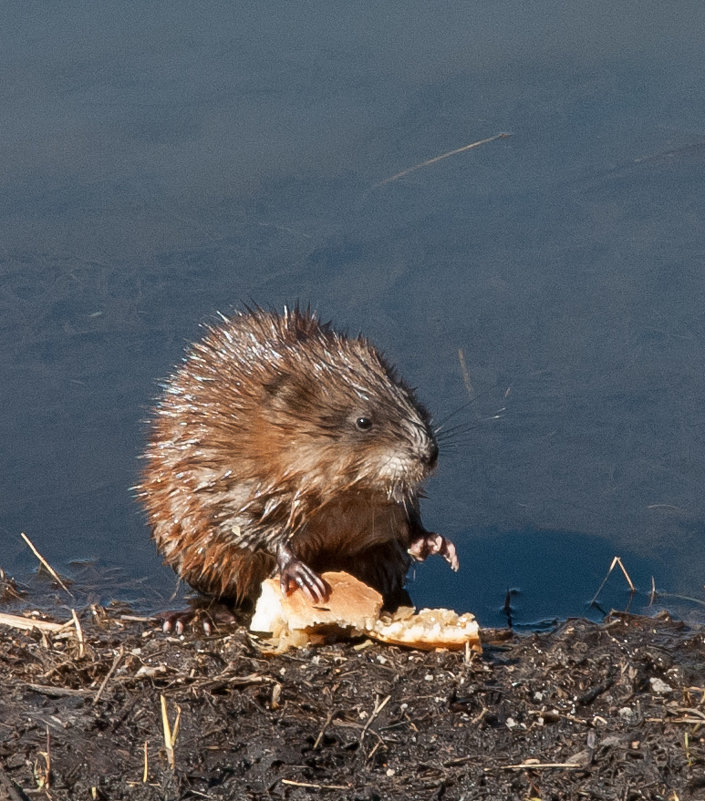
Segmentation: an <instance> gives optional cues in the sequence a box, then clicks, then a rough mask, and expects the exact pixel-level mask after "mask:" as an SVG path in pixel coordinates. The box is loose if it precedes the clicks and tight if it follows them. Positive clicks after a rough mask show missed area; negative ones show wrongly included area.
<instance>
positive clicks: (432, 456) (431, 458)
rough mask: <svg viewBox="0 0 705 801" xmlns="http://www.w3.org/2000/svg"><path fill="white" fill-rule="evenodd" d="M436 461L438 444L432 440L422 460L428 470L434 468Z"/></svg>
mask: <svg viewBox="0 0 705 801" xmlns="http://www.w3.org/2000/svg"><path fill="white" fill-rule="evenodd" d="M437 461H438V443H437V442H436V440H435V439H432V440H431V442H430V443H429V446H428V453H427V454H426V458H425V459H424V463H425V464H427V465H428V467H429V469H430V470H433V468H434V467H435V466H436V462H437Z"/></svg>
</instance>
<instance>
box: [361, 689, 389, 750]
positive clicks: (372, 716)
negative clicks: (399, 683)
mask: <svg viewBox="0 0 705 801" xmlns="http://www.w3.org/2000/svg"><path fill="white" fill-rule="evenodd" d="M391 698H392V696H391V695H388V696H387V697H386V698H385V699H384V700H383V701H381V702H380V703H378V704H377V705H376V706H375V708H374V709H373V710H372V713H371V714H370V716H369V718H367V721H366V722H365V725H364V726H363V727H362V731H361V732H360V742H362V741H363V739H364V737H365V734H366V733H367V730H368V729H369V728H370V726H371V725H372V722H373V721H374V720H375V718H376V717H377V716H378V715H379V713H380V712H381V711H382V710H383V709H384V707H385V706H387V704H388V703H389V701H390V700H391Z"/></svg>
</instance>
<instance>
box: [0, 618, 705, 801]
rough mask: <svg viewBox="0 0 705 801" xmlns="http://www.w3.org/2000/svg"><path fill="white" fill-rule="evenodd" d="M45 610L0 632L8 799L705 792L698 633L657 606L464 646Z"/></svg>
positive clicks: (0, 756)
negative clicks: (201, 628) (292, 637)
mask: <svg viewBox="0 0 705 801" xmlns="http://www.w3.org/2000/svg"><path fill="white" fill-rule="evenodd" d="M58 612H59V610H57V614H55V615H53V616H52V617H54V618H55V619H59V620H62V621H67V626H66V627H65V628H64V629H63V630H60V631H40V630H39V629H37V628H33V629H29V630H20V629H18V628H15V627H14V626H8V625H2V626H0V684H1V685H2V687H3V688H4V692H3V693H2V698H0V799H2V800H3V801H4V799H10V801H18V799H27V798H37V797H46V798H49V799H56V801H61V800H63V799H77V798H94V799H127V798H129V799H137V800H138V801H141V800H142V799H145V800H146V799H150V800H151V799H190V798H193V799H196V798H212V799H240V798H242V799H303V798H310V797H314V796H316V797H329V798H350V799H361V800H362V799H365V800H368V799H369V800H370V801H372V799H386V798H405V799H440V798H443V799H493V800H497V799H522V798H531V799H534V798H540V799H579V798H591V799H631V801H636V799H654V800H656V799H668V801H676V799H689V798H702V797H705V728H703V726H704V725H705V667H704V666H705V638H704V636H703V630H702V629H701V628H698V627H692V626H688V625H686V624H684V623H682V622H678V621H673V620H671V619H670V618H669V617H668V616H667V615H665V614H663V615H660V616H657V617H653V618H647V617H640V616H634V615H628V614H613V615H611V616H609V617H607V618H606V619H605V620H604V621H603V622H602V623H599V624H596V623H591V622H588V621H585V620H569V621H567V622H565V623H563V624H562V625H560V626H559V627H558V628H557V629H556V630H555V631H552V632H549V633H537V634H530V635H523V636H517V635H513V634H511V633H510V632H497V631H493V632H485V641H486V645H485V648H484V652H483V654H482V655H476V656H473V657H472V658H471V659H469V660H467V659H466V658H465V657H464V655H463V654H458V653H448V652H435V653H422V652H417V651H411V650H404V649H401V648H397V647H393V646H384V645H380V644H377V643H371V642H367V641H360V642H345V643H335V644H331V645H327V646H323V647H320V648H316V649H310V650H297V651H292V652H291V653H288V654H284V655H278V656H267V655H265V654H263V653H262V651H261V649H260V647H259V646H258V644H257V643H256V642H255V641H253V640H252V638H251V637H250V636H249V635H248V634H247V632H246V631H245V630H244V629H243V628H242V627H235V628H230V629H229V630H223V629H219V630H218V631H217V632H216V633H214V634H213V635H210V636H205V635H204V634H202V633H200V632H193V631H192V632H189V633H187V634H185V635H184V636H182V637H174V636H167V635H165V634H163V633H162V632H161V631H160V630H159V629H158V628H157V627H155V625H154V624H153V623H152V622H151V621H149V620H146V619H144V620H140V619H132V618H134V616H133V615H130V614H129V610H127V609H121V608H119V607H117V608H115V609H111V610H109V611H108V610H106V609H104V608H103V607H100V606H97V605H95V604H94V605H90V606H87V607H86V608H84V609H83V610H82V611H81V612H80V613H78V614H77V615H76V617H77V619H78V623H77V622H76V620H74V619H73V616H72V615H67V614H63V615H60V614H58ZM44 617H46V615H44ZM177 719H178V725H177ZM165 720H166V721H168V722H167V724H166V726H165ZM169 740H171V742H169Z"/></svg>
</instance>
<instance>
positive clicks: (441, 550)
mask: <svg viewBox="0 0 705 801" xmlns="http://www.w3.org/2000/svg"><path fill="white" fill-rule="evenodd" d="M409 553H410V554H411V556H413V557H414V559H418V560H419V561H420V562H423V561H424V559H426V558H427V557H429V556H431V555H432V554H434V553H437V554H440V555H441V556H442V557H443V558H444V559H445V560H446V562H448V564H449V565H450V566H451V568H452V569H453V570H458V569H459V567H460V561H459V560H458V553H457V551H456V550H455V545H453V543H452V542H451V541H450V540H449V539H446V538H445V537H443V536H441V535H440V534H436V533H435V532H432V531H425V532H424V533H423V536H421V537H419V538H418V539H416V540H414V541H413V542H412V543H411V545H410V546H409Z"/></svg>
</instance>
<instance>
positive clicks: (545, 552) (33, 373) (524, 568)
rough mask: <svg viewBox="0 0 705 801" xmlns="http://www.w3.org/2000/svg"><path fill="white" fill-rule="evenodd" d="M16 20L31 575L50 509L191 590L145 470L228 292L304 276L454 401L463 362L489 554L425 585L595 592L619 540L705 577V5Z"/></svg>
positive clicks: (479, 529)
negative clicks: (171, 555)
mask: <svg viewBox="0 0 705 801" xmlns="http://www.w3.org/2000/svg"><path fill="white" fill-rule="evenodd" d="M4 16H5V20H4V23H3V29H2V32H0V39H1V40H2V41H1V42H0V45H1V46H0V63H1V65H2V74H3V76H4V81H3V85H2V87H0V96H1V98H2V106H3V136H2V140H3V142H2V149H3V159H2V161H3V170H2V174H0V230H1V231H2V233H1V234H0V258H1V259H2V264H1V266H0V336H1V337H2V345H3V347H2V348H0V375H1V376H2V380H1V383H0V395H1V397H2V401H3V408H4V414H3V416H2V418H1V422H0V441H2V442H3V446H4V447H3V453H4V457H5V458H4V460H3V470H2V471H1V472H0V534H1V535H2V541H3V546H4V547H3V554H2V559H1V563H2V566H3V567H4V568H5V569H6V570H8V571H9V572H14V573H16V574H18V575H21V574H24V573H26V572H28V571H30V570H32V569H33V566H34V559H33V557H32V556H31V554H30V553H29V552H28V550H27V548H26V546H25V545H24V543H23V542H22V541H21V539H20V538H19V532H20V531H26V532H27V533H28V534H29V535H30V536H31V537H32V539H33V541H34V542H35V544H36V545H37V547H39V548H40V550H41V551H42V552H43V553H44V554H45V556H46V557H47V558H48V559H49V560H50V561H52V563H54V564H55V565H56V566H57V567H58V568H60V569H63V570H65V571H67V572H71V570H72V569H73V568H71V567H70V565H69V563H70V562H71V561H72V560H76V559H78V560H86V559H88V560H96V562H97V563H98V564H99V565H103V566H115V567H117V568H119V569H120V570H124V571H126V574H127V575H129V576H132V577H133V578H134V579H135V580H138V581H139V580H142V579H144V577H149V581H150V587H161V588H163V590H164V592H165V593H168V592H169V591H170V588H171V586H172V585H173V576H172V574H171V573H170V571H168V570H167V569H165V568H163V567H161V565H160V560H159V558H158V556H157V555H156V554H155V553H154V549H153V547H152V545H151V543H150V541H149V537H148V533H147V530H146V527H145V524H144V521H143V519H142V517H141V515H140V513H139V511H138V510H137V509H136V507H135V504H134V501H133V499H132V498H131V495H130V492H129V487H130V486H131V485H133V484H134V483H135V482H136V480H137V474H138V469H139V468H138V463H137V455H138V453H139V452H140V449H141V447H142V443H143V439H144V425H143V423H142V422H141V421H142V420H144V418H145V417H146V416H147V413H148V409H149V406H150V403H151V399H152V398H153V397H154V395H155V394H156V392H157V385H156V381H157V379H158V378H159V377H163V376H165V375H167V374H168V373H169V371H170V369H171V367H172V365H173V364H175V363H176V362H177V361H178V360H179V358H180V354H181V351H182V348H183V346H184V344H185V342H187V341H189V340H192V339H193V338H195V337H198V336H199V327H198V326H199V323H200V322H202V321H203V320H207V319H209V317H210V316H211V315H212V314H213V312H214V311H215V310H216V309H220V310H223V311H227V310H228V309H230V308H232V307H233V306H234V305H237V304H238V303H240V302H241V301H251V300H255V301H257V302H260V303H263V304H265V305H273V306H281V305H282V304H283V303H285V302H291V301H292V300H295V299H297V298H299V299H302V300H303V301H305V302H308V301H310V302H311V303H312V305H313V306H314V307H316V308H318V309H319V310H320V312H321V314H322V316H324V317H326V318H332V319H334V320H335V321H338V322H339V323H340V325H342V326H345V327H347V328H349V329H350V330H352V331H357V330H362V331H364V332H365V333H366V334H367V335H368V336H369V337H370V338H372V339H373V340H374V341H375V342H377V343H378V344H380V346H382V348H383V349H384V350H385V352H386V353H387V355H388V356H389V357H390V358H391V360H392V361H394V362H395V363H396V364H397V365H398V366H399V369H400V372H401V373H402V374H403V375H404V376H405V377H406V378H407V379H408V380H409V381H410V382H411V383H412V384H414V385H416V386H417V387H418V390H419V394H420V396H421V397H422V399H423V400H424V401H425V402H426V403H427V405H429V406H430V407H431V408H432V410H433V411H434V413H435V416H436V418H437V419H438V420H443V419H444V418H445V417H446V416H447V415H449V414H451V413H452V412H453V411H454V410H457V409H458V408H459V407H461V406H462V405H463V404H464V403H465V402H466V401H467V400H468V387H467V385H466V381H465V380H464V377H463V372H462V370H461V367H460V362H459V358H458V351H459V350H462V352H463V354H464V358H465V362H466V364H467V376H466V377H469V379H470V385H471V387H472V392H473V393H474V394H476V395H477V399H476V401H475V403H473V404H472V405H470V406H469V407H467V408H466V409H465V410H464V411H463V412H462V413H459V414H458V415H456V416H454V417H452V418H451V420H449V422H448V424H449V425H451V424H452V423H456V422H457V423H463V424H468V427H469V430H468V431H467V432H466V433H463V434H462V435H458V436H457V438H456V441H455V447H448V448H446V449H445V451H444V452H443V454H442V459H441V466H440V469H439V470H438V472H437V474H436V475H435V476H434V478H433V479H432V481H431V482H430V484H429V487H428V495H429V497H428V499H427V500H426V501H425V504H424V517H425V521H426V523H427V525H428V526H430V527H432V528H434V529H436V530H439V531H442V532H443V533H445V534H446V535H448V536H450V537H452V538H453V539H454V540H455V541H456V542H457V543H458V546H459V548H460V551H461V556H462V558H463V570H462V572H461V573H460V574H459V575H458V576H453V575H450V574H449V573H448V571H446V570H445V568H444V566H443V565H442V564H434V565H423V566H420V567H419V568H418V570H417V571H416V575H415V577H414V580H413V584H412V591H413V593H414V596H415V598H416V600H418V601H419V602H420V603H427V604H439V603H443V604H449V605H454V606H456V607H458V608H464V609H465V608H469V609H472V610H474V611H476V612H477V613H478V615H479V617H480V618H481V620H482V622H483V623H497V622H501V620H502V619H503V615H502V611H501V610H502V607H503V605H504V602H505V598H506V594H507V590H510V589H513V590H517V591H518V592H516V593H514V594H513V595H512V596H511V598H512V604H513V606H514V617H515V620H516V621H517V622H519V623H531V622H535V621H540V620H546V619H551V618H553V617H564V616H566V615H572V614H584V613H585V612H586V606H585V604H586V602H587V601H589V600H590V598H591V597H592V595H593V593H594V591H595V590H596V589H597V587H598V586H599V583H600V581H601V580H602V578H603V576H604V574H605V572H606V571H607V568H608V567H609V563H610V561H611V559H612V557H613V556H614V555H620V556H621V557H622V559H623V561H624V563H625V565H626V566H627V568H628V570H629V571H630V575H631V576H632V579H633V580H634V582H635V583H636V584H637V586H638V587H639V589H640V590H641V591H643V592H644V593H646V592H648V590H649V588H650V581H651V577H652V576H653V577H654V580H655V582H656V585H657V587H658V588H660V589H663V590H664V591H668V592H670V593H680V594H685V595H691V596H696V597H698V598H703V597H704V595H705V593H704V591H703V583H704V580H705V579H704V574H703V569H702V564H703V561H704V559H703V557H705V538H704V537H703V533H704V527H705V522H704V521H705V500H703V493H702V491H701V488H702V486H703V478H704V477H705V458H704V456H703V453H704V449H703V445H704V444H705V443H704V442H703V440H704V439H705V427H704V417H705V414H704V412H703V403H702V398H703V396H704V394H705V371H704V370H703V360H704V352H705V351H704V349H703V339H704V337H705V320H704V314H705V312H704V311H703V310H704V309H705V304H704V303H703V289H704V287H703V278H704V270H703V266H704V265H703V262H704V254H705V226H704V225H703V191H702V188H703V185H704V183H703V182H704V180H705V104H704V103H703V90H702V75H703V68H705V55H704V54H703V48H702V41H701V35H700V32H701V31H702V29H703V28H702V25H703V23H705V10H703V7H702V5H701V4H699V3H685V4H680V5H679V6H678V7H675V6H674V7H671V6H667V5H664V4H657V3H624V4H619V5H614V4H609V3H595V4H590V5H589V6H585V5H572V6H565V4H562V3H551V2H549V3H542V4H528V5H524V6H521V7H517V6H516V5H514V4H505V3H492V4H483V3H478V4H475V3H467V2H463V3H459V2H451V3H444V4H434V3H421V2H410V3H406V4H404V5H403V6H389V5H379V4H359V3H355V4H350V3H337V2H333V3H325V4H316V3H314V4H306V5H303V6H301V5H299V4H286V5H284V4H281V5H280V4H273V5H272V4H266V5H263V4H237V5H236V6H233V5H232V4H225V3H212V4H210V3H209V4H206V5H200V6H194V5H193V4H191V3H186V2H180V1H179V0H177V2H173V3H170V4H169V6H168V8H165V7H157V6H145V5H143V4H139V3H135V4H130V3H126V4H120V5H119V6H117V5H115V6H110V5H105V4H100V5H95V4H91V3H86V2H75V3H65V4H61V5H60V6H56V7H52V6H45V5H27V4H16V5H14V6H11V7H9V8H6V9H5V14H4ZM500 132H507V133H510V134H511V136H510V137H507V138H503V139H498V140H495V141H493V142H490V143H488V144H486V145H483V146H480V147H478V148H475V149H472V150H468V151H466V152H464V153H462V154H459V155H457V156H453V157H450V158H447V159H443V160H441V161H437V162H435V163H433V164H431V165H429V166H426V167H422V168H419V169H416V170H413V171H412V172H409V173H408V174H406V175H405V176H403V177H401V178H398V179H396V180H393V181H388V182H386V183H385V181H386V179H388V178H390V177H392V176H394V175H396V174H398V173H399V172H401V171H404V170H407V169H409V168H410V167H413V166H415V165H419V164H421V163H423V162H425V161H427V160H429V159H433V158H434V157H436V156H438V155H440V154H443V153H446V152H448V151H451V150H454V149H456V148H460V147H463V146H464V145H467V144H469V143H471V142H474V141H478V140H481V139H485V138H489V137H492V136H494V135H496V134H498V133H500ZM508 389H509V390H510V391H509V394H508V395H507V396H506V397H505V394H506V391H507V390H508ZM503 407H506V411H504V412H503V413H502V416H501V417H500V419H498V420H489V419H488V418H492V417H493V416H494V415H495V413H496V412H497V411H498V410H499V409H501V408H503ZM624 588H625V584H624V582H623V581H622V580H621V579H620V578H619V577H613V578H612V579H611V580H610V583H609V585H608V588H607V593H608V595H607V596H606V598H605V603H606V605H607V606H610V605H618V604H622V603H623V602H625V601H626V598H625V597H624ZM609 593H611V595H609ZM639 598H640V599H641V601H642V602H643V601H644V599H645V596H644V595H641V596H639ZM670 605H671V606H677V605H678V602H677V601H675V600H671V602H670ZM693 609H697V607H693V608H689V613H690V612H693Z"/></svg>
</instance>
